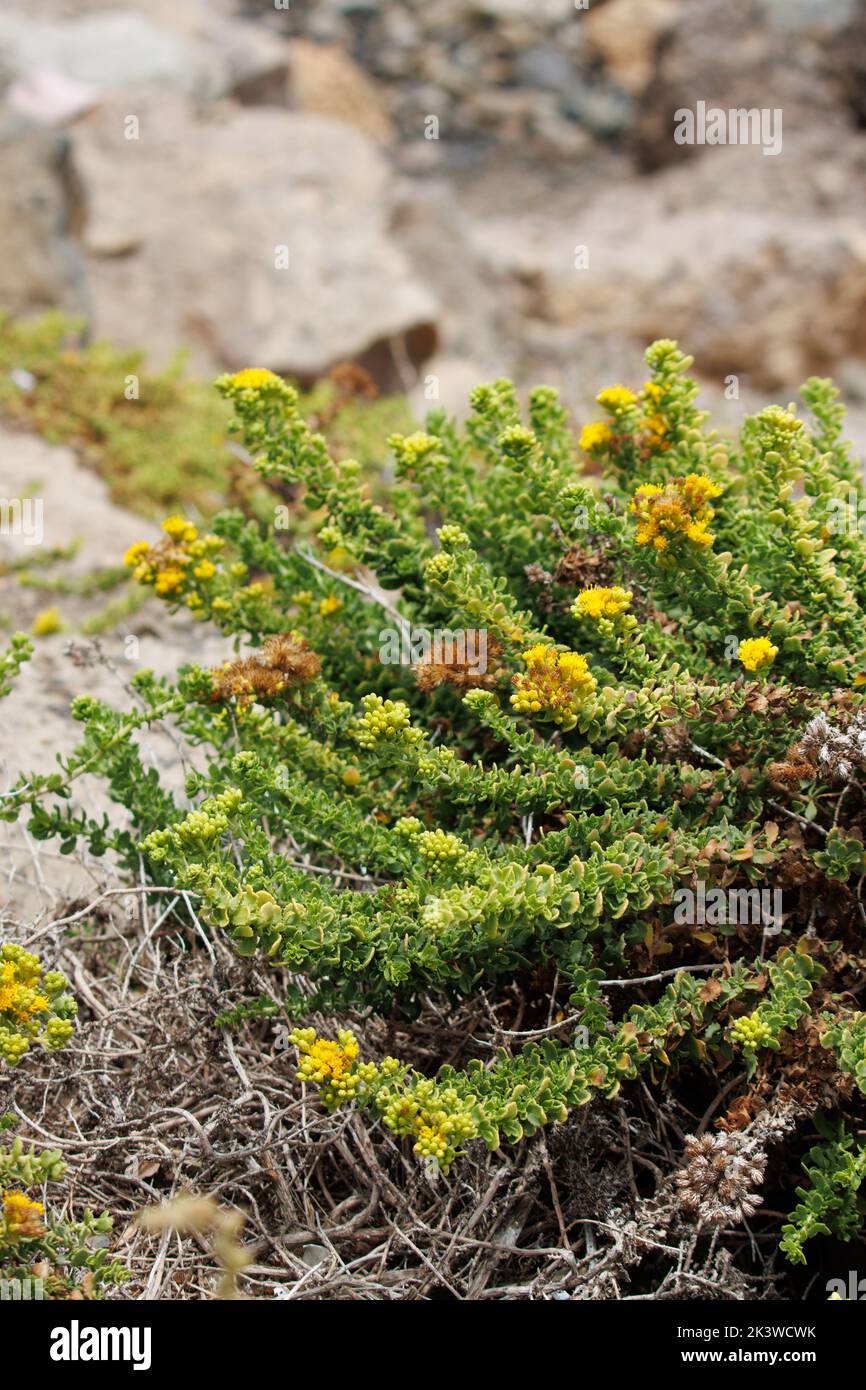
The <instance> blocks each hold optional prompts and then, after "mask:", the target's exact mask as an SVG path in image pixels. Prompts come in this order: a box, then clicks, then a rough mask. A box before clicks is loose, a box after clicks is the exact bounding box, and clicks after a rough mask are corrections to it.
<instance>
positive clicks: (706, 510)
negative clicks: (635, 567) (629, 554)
mask: <svg viewBox="0 0 866 1390" xmlns="http://www.w3.org/2000/svg"><path fill="white" fill-rule="evenodd" d="M721 495H722V488H720V487H719V486H718V484H717V483H714V482H713V480H712V478H708V477H706V475H705V474H703V473H689V474H688V476H687V477H685V478H676V479H674V480H673V481H672V482H669V483H667V484H666V485H665V486H664V487H660V486H659V484H658V483H644V484H643V486H642V487H639V488H638V489H637V491H636V492H635V494H634V497H633V498H632V500H631V503H630V504H629V510H630V511H631V512H632V513H633V514H634V515H635V516H636V517H637V521H638V528H637V535H636V537H635V540H636V541H637V544H638V545H652V546H653V547H654V549H656V550H667V548H668V546H669V545H670V544H671V542H672V541H677V540H685V541H689V542H691V544H692V545H696V546H710V545H712V543H713V539H714V538H713V536H712V535H711V534H710V531H709V525H710V522H711V521H712V519H713V515H714V512H713V509H712V507H711V506H710V505H709V504H710V501H711V499H712V498H714V497H720V496H721Z"/></svg>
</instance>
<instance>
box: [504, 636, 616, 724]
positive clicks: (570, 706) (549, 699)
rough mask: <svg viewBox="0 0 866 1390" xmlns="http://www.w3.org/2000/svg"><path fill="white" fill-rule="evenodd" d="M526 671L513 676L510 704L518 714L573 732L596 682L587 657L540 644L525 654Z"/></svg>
mask: <svg viewBox="0 0 866 1390" xmlns="http://www.w3.org/2000/svg"><path fill="white" fill-rule="evenodd" d="M523 661H524V662H525V664H526V668H527V669H526V671H525V672H519V673H518V674H517V675H515V676H514V685H515V692H514V694H513V695H512V696H511V704H512V705H513V707H514V709H515V711H516V712H517V713H518V714H524V715H535V714H537V715H540V716H541V717H542V718H547V719H552V720H553V722H554V723H555V724H559V725H561V726H562V727H563V728H566V729H573V728H574V725H575V724H576V722H577V712H578V710H579V708H580V706H581V705H582V704H584V703H585V702H586V701H587V700H588V699H589V698H590V697H591V695H592V694H593V692H594V690H595V687H596V680H595V677H594V676H593V674H592V672H591V671H590V669H589V667H588V665H587V662H586V657H584V656H581V655H580V653H579V652H558V651H557V650H556V648H555V647H551V646H547V645H546V644H545V643H543V642H539V643H537V644H536V645H535V646H534V647H530V648H529V649H528V650H527V651H525V652H524V653H523Z"/></svg>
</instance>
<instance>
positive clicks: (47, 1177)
mask: <svg viewBox="0 0 866 1390" xmlns="http://www.w3.org/2000/svg"><path fill="white" fill-rule="evenodd" d="M5 1127H6V1126H5V1125H4V1126H3V1128H5ZM65 1173H66V1164H65V1163H64V1161H63V1159H62V1158H61V1156H60V1152H59V1150H57V1149H42V1150H39V1149H36V1148H35V1147H32V1146H30V1147H25V1145H24V1143H23V1142H22V1140H21V1139H20V1138H18V1137H16V1138H15V1139H13V1141H12V1144H11V1145H10V1147H9V1148H2V1147H0V1203H2V1205H0V1280H4V1281H6V1280H12V1279H15V1280H25V1279H33V1278H38V1279H41V1280H42V1283H43V1296H44V1297H46V1298H52V1299H65V1298H70V1297H76V1298H82V1297H85V1298H99V1297H102V1296H103V1295H104V1293H105V1292H106V1291H107V1289H109V1288H110V1287H111V1286H112V1285H116V1284H118V1283H121V1282H122V1281H123V1280H124V1279H126V1278H128V1272H127V1270H126V1269H124V1267H123V1266H122V1265H121V1264H120V1263H119V1261H117V1260H114V1259H112V1257H111V1255H110V1254H109V1252H108V1249H107V1248H106V1246H107V1240H106V1237H107V1236H108V1234H109V1232H110V1231H111V1229H112V1225H113V1223H112V1219H111V1217H110V1216H109V1215H108V1213H107V1212H102V1213H101V1215H99V1216H97V1215H95V1214H94V1213H93V1212H92V1211H89V1210H88V1211H85V1213H84V1215H83V1217H81V1218H80V1219H79V1220H72V1219H71V1218H70V1217H67V1216H58V1217H55V1216H46V1215H45V1207H44V1204H43V1203H42V1202H41V1201H39V1200H37V1199H36V1198H34V1197H29V1196H28V1195H27V1189H29V1190H31V1191H33V1190H37V1189H43V1188H44V1187H45V1185H46V1184H48V1183H57V1182H60V1181H61V1180H62V1179H63V1177H64V1175H65Z"/></svg>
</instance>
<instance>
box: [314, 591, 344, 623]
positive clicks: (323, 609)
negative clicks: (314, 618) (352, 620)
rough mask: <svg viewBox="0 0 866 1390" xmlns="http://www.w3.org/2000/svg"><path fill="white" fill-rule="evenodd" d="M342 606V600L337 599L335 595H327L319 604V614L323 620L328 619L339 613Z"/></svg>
mask: <svg viewBox="0 0 866 1390" xmlns="http://www.w3.org/2000/svg"><path fill="white" fill-rule="evenodd" d="M342 606H343V600H342V599H341V598H337V595H336V594H328V596H327V597H326V598H323V599H322V601H321V603H320V604H319V612H320V614H321V615H322V617H323V618H330V617H331V615H332V614H334V613H339V611H340V609H341V608H342Z"/></svg>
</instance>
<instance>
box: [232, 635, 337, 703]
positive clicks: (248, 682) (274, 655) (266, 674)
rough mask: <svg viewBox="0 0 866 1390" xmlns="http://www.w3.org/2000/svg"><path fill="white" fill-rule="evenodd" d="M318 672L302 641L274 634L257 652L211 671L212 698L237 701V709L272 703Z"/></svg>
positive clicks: (318, 666) (319, 665)
mask: <svg viewBox="0 0 866 1390" xmlns="http://www.w3.org/2000/svg"><path fill="white" fill-rule="evenodd" d="M321 668H322V663H321V662H320V660H319V658H318V657H317V655H316V653H315V652H314V651H311V650H310V648H309V647H308V646H307V643H306V641H305V640H304V638H303V637H301V636H299V635H298V634H297V633H294V632H281V633H276V634H274V635H273V636H271V637H268V638H266V640H265V642H264V644H263V645H262V647H261V650H260V651H257V652H253V654H252V655H251V656H247V657H242V658H241V659H240V660H238V661H227V662H226V664H225V665H224V666H219V667H217V668H216V670H214V671H211V680H212V683H213V684H212V698H213V699H214V700H237V701H238V703H239V704H241V705H249V704H251V703H252V702H253V701H254V700H259V701H261V700H268V699H273V698H274V697H275V696H278V695H280V694H282V692H283V691H284V690H287V689H288V688H289V687H290V686H293V685H302V684H304V683H305V682H307V681H311V680H314V679H315V677H316V676H317V675H318V674H319V671H320V670H321Z"/></svg>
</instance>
